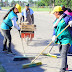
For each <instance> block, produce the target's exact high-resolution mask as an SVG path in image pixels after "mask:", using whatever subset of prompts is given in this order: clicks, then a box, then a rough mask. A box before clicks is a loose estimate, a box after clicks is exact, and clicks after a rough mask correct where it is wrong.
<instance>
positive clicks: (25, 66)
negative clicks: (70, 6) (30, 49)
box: [22, 25, 70, 68]
mask: <svg viewBox="0 0 72 72" xmlns="http://www.w3.org/2000/svg"><path fill="white" fill-rule="evenodd" d="M69 26H70V25H67V26H66V27H65V28H64V29H63V30H62V31H61V32H60V33H59V34H58V36H59V35H60V34H61V33H62V32H63V31H64V30H66V29H67V28H68V27H69ZM58 36H56V37H55V39H56V38H57V37H58ZM52 42H53V41H51V42H50V43H49V44H48V45H47V46H46V48H45V49H44V50H43V51H42V52H41V53H40V54H38V55H37V56H36V57H35V59H34V60H32V61H31V63H28V64H23V65H22V68H29V67H35V66H38V65H42V62H35V60H36V59H37V58H38V57H39V56H40V55H41V54H42V53H43V52H44V51H45V50H46V49H47V48H48V47H49V45H51V44H52Z"/></svg>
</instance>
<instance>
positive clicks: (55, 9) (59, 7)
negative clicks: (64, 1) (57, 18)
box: [51, 6, 63, 14]
mask: <svg viewBox="0 0 72 72" xmlns="http://www.w3.org/2000/svg"><path fill="white" fill-rule="evenodd" d="M60 11H63V10H62V7H61V6H56V7H54V9H53V11H52V12H51V13H52V14H53V13H54V12H60Z"/></svg>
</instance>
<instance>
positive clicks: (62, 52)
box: [59, 44, 70, 72]
mask: <svg viewBox="0 0 72 72" xmlns="http://www.w3.org/2000/svg"><path fill="white" fill-rule="evenodd" d="M69 47H70V45H69V44H67V45H61V44H59V52H60V55H61V72H64V71H65V70H66V67H67V53H68V50H69Z"/></svg>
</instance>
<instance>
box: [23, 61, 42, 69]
mask: <svg viewBox="0 0 72 72" xmlns="http://www.w3.org/2000/svg"><path fill="white" fill-rule="evenodd" d="M39 65H42V63H41V62H33V63H28V64H23V65H22V68H29V67H35V66H39Z"/></svg>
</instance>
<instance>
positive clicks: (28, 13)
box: [20, 3, 34, 25]
mask: <svg viewBox="0 0 72 72" xmlns="http://www.w3.org/2000/svg"><path fill="white" fill-rule="evenodd" d="M33 13H34V12H33V10H32V9H31V8H29V4H28V3H27V4H26V6H25V9H24V10H23V11H22V13H21V15H22V17H21V20H20V22H21V21H22V19H23V22H29V23H28V25H31V24H34V15H33Z"/></svg>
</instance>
